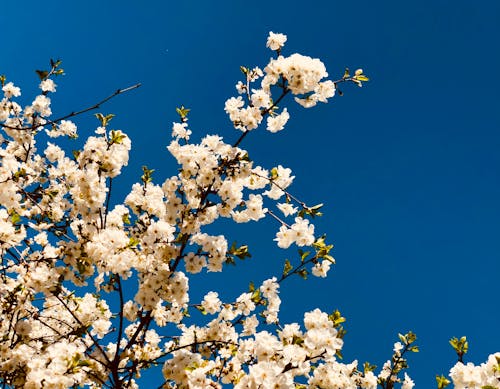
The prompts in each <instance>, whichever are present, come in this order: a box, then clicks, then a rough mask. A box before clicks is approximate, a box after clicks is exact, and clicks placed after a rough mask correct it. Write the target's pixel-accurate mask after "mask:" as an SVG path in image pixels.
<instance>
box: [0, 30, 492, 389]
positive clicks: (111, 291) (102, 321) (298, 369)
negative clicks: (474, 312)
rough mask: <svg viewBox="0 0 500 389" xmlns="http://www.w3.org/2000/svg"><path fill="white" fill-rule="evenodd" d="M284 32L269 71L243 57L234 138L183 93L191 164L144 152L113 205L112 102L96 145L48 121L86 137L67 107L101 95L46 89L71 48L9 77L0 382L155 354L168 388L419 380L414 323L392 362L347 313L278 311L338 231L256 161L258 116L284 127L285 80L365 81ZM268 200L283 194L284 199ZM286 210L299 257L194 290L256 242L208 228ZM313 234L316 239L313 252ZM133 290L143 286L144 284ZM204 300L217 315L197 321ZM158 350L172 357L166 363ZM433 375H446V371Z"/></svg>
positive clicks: (105, 371)
mask: <svg viewBox="0 0 500 389" xmlns="http://www.w3.org/2000/svg"><path fill="white" fill-rule="evenodd" d="M285 41H286V36H285V35H283V34H274V33H270V35H269V38H268V40H267V46H268V47H269V48H270V49H271V50H273V51H274V52H275V54H276V55H275V57H274V58H272V59H271V60H270V61H269V63H268V64H267V65H266V66H265V67H264V69H263V70H261V69H260V68H258V67H255V68H252V69H250V68H245V67H242V68H241V71H242V73H243V75H244V77H243V80H242V81H240V82H238V84H237V85H236V89H237V92H238V96H237V97H231V98H230V99H228V100H227V101H226V103H225V111H226V112H227V114H228V116H229V118H230V120H231V122H232V124H233V125H234V127H235V128H236V129H238V130H240V131H241V132H240V133H239V137H238V138H237V139H236V141H235V142H234V143H232V144H231V143H226V142H225V141H224V140H223V139H222V138H221V137H220V136H217V135H207V136H205V137H204V138H203V139H202V140H201V142H200V143H198V144H196V143H192V142H190V135H191V130H190V129H189V126H188V113H189V110H188V109H186V108H184V107H181V108H178V109H177V113H178V115H179V122H178V123H174V124H173V128H172V137H173V140H172V141H171V143H170V145H169V146H168V151H169V152H170V153H171V154H172V155H173V156H174V157H175V159H176V160H177V162H178V163H179V165H180V170H179V171H180V172H179V174H178V175H176V176H173V177H171V178H168V179H167V180H166V181H165V182H163V183H161V184H160V183H155V182H154V181H153V177H152V170H149V169H147V168H144V169H143V170H144V174H143V176H142V177H141V180H140V182H138V183H136V184H134V185H133V186H132V189H131V191H130V193H129V194H128V195H127V196H126V198H125V199H124V201H123V203H122V204H117V205H115V206H113V207H111V205H110V195H111V184H112V181H113V179H115V177H117V176H118V175H119V174H120V172H121V169H122V167H123V166H125V165H126V164H127V162H128V155H129V151H130V149H131V142H130V139H129V138H128V136H127V135H126V134H125V133H123V132H121V131H118V130H116V131H115V130H110V129H109V123H110V121H111V119H112V117H113V115H103V114H99V113H98V114H96V117H97V119H98V120H99V125H98V127H97V129H96V131H95V135H93V136H89V137H88V138H87V139H86V141H85V144H84V146H83V148H82V149H81V150H78V151H76V152H73V154H72V155H71V154H70V155H68V154H67V153H66V151H65V150H63V148H61V147H60V146H58V145H56V144H55V143H52V142H55V141H52V139H51V138H59V137H76V135H77V127H76V125H75V124H74V123H73V122H72V121H71V119H72V118H73V117H75V116H77V115H80V114H83V113H85V112H87V111H90V110H94V109H98V108H100V106H101V105H102V104H103V103H105V102H106V101H107V100H109V99H110V98H111V97H114V96H116V95H118V94H121V93H124V92H126V91H128V90H130V89H133V88H135V87H137V86H138V85H136V86H133V87H130V88H126V89H123V90H118V91H116V92H115V93H114V94H113V95H111V96H109V97H108V98H106V99H104V100H103V101H101V102H99V103H97V104H95V105H94V106H91V107H89V108H86V109H83V110H81V111H78V112H72V113H70V114H68V115H66V116H63V117H60V118H53V117H52V112H51V100H50V97H49V96H50V94H51V93H54V92H55V91H56V84H55V82H54V79H55V78H56V77H57V76H58V75H61V74H62V73H63V70H62V69H61V67H60V66H61V63H60V61H51V68H50V69H49V70H47V71H38V73H39V76H40V79H41V83H40V89H41V94H40V95H38V96H36V97H35V98H34V100H33V102H32V103H31V104H30V105H28V106H26V107H24V108H23V107H21V106H20V105H19V104H18V103H17V102H16V98H17V97H19V96H20V94H21V91H20V89H19V88H18V87H16V86H15V85H14V84H13V83H12V82H10V81H8V80H7V79H6V78H5V77H4V76H2V77H1V79H0V81H1V84H2V91H3V99H2V100H1V101H0V125H1V127H2V129H3V135H0V143H1V148H0V160H1V166H0V253H1V258H2V259H1V264H0V315H1V316H0V317H1V321H0V383H1V384H2V385H3V386H4V387H16V388H17V387H26V388H42V387H43V388H45V387H47V388H65V387H78V386H87V387H109V388H128V387H137V386H138V383H137V382H138V381H137V380H138V378H139V377H140V376H141V373H142V372H143V371H144V370H145V369H150V368H155V367H156V366H158V368H157V372H158V386H160V387H161V386H162V387H164V388H221V387H224V386H232V387H235V388H306V387H309V388H358V387H359V388H376V387H378V386H380V387H382V388H385V389H389V388H393V387H395V385H396V384H398V385H400V386H401V387H402V388H404V389H408V388H411V387H413V381H412V380H411V379H410V377H409V376H408V375H407V373H406V371H405V369H406V368H407V362H406V354H407V353H408V352H416V351H418V347H417V346H416V345H415V340H416V336H415V335H414V334H413V333H411V332H410V333H408V334H405V335H400V336H399V337H400V340H399V341H398V342H397V343H396V344H395V345H394V353H393V355H392V357H391V359H390V360H388V361H387V362H386V363H385V364H384V365H383V367H382V368H381V369H379V370H378V373H377V370H376V368H375V366H372V365H370V364H368V363H365V364H364V365H363V366H359V365H358V363H357V361H354V362H351V363H345V362H343V361H342V360H341V359H340V352H341V349H342V346H343V340H342V338H343V335H344V330H343V328H342V323H343V321H344V318H343V317H342V316H341V314H340V313H339V312H338V311H334V312H333V313H330V314H327V313H324V312H321V311H320V310H318V309H316V310H313V311H311V312H306V313H305V314H304V319H303V323H301V324H299V323H290V324H286V323H282V322H281V321H280V318H279V311H280V305H281V300H280V298H279V288H280V284H281V283H282V282H284V281H285V280H286V279H287V278H288V277H290V276H294V275H299V276H302V277H305V276H307V275H308V274H312V275H314V276H317V277H326V276H327V273H328V271H329V270H330V267H331V265H332V264H333V263H334V259H333V257H332V256H331V253H330V251H331V249H332V245H330V244H328V243H327V242H326V241H325V237H324V236H318V235H317V234H316V233H315V228H314V225H313V224H312V223H311V219H312V218H313V217H315V216H319V215H320V208H321V205H317V206H309V205H307V204H306V203H305V202H303V201H301V200H299V199H297V198H296V197H295V196H294V195H293V194H292V193H291V192H290V191H289V190H288V188H289V186H290V185H291V184H292V181H293V178H294V177H293V176H292V172H291V170H290V169H288V168H285V167H283V166H281V165H279V166H276V167H271V168H266V167H262V166H259V165H258V164H257V163H256V162H254V161H252V160H251V159H250V156H249V153H248V152H247V151H245V150H244V149H243V148H242V144H243V143H244V142H243V141H244V139H245V138H246V137H247V136H248V135H249V133H250V132H251V131H252V130H255V129H257V128H259V127H265V128H266V129H267V130H268V131H270V132H273V133H276V132H279V131H281V130H283V128H284V126H285V125H286V123H287V121H288V120H289V118H290V115H289V113H288V111H287V108H286V107H285V108H282V107H281V106H282V105H283V104H284V103H285V101H286V98H287V97H288V95H291V96H293V97H294V99H295V101H296V102H297V103H298V104H300V105H302V106H303V107H306V108H310V107H313V106H315V105H316V104H317V103H319V102H321V103H326V102H327V100H328V99H330V98H332V97H334V95H335V93H336V90H338V85H339V84H340V83H355V84H357V85H359V86H361V85H362V83H363V82H365V81H368V78H367V77H366V76H365V75H364V74H363V71H362V70H361V69H359V70H357V71H356V72H354V74H352V75H351V74H350V73H349V71H348V70H346V72H345V73H344V75H343V76H342V77H341V78H339V79H338V80H335V81H332V80H327V79H326V77H328V74H327V72H326V69H325V66H324V65H323V63H322V62H321V61H320V60H319V59H313V58H310V57H307V56H303V55H300V54H292V55H290V56H284V55H282V48H283V46H284V43H285ZM271 207H272V208H271ZM266 217H267V218H273V219H275V220H276V221H277V224H278V226H279V230H278V232H277V234H276V238H275V241H276V243H277V245H278V246H279V247H280V248H283V249H288V248H289V247H291V246H298V247H299V250H298V251H299V255H298V257H297V258H296V259H295V260H292V261H289V260H286V261H284V264H283V271H282V273H281V274H277V275H276V277H273V278H271V279H268V280H266V281H264V282H263V283H262V285H259V286H253V285H252V286H251V287H250V289H249V290H246V291H244V292H243V293H242V294H241V295H240V296H239V297H238V298H236V300H235V301H230V302H222V301H221V300H220V299H219V295H218V293H217V292H216V291H212V292H209V293H208V294H206V295H205V296H204V298H203V299H202V300H201V301H192V300H191V299H190V296H189V282H190V277H189V275H190V274H195V273H200V272H205V271H208V272H221V271H223V270H224V268H225V267H224V266H225V264H227V263H234V262H236V261H237V260H238V259H244V258H246V257H248V256H249V255H250V254H249V249H248V247H247V246H238V245H236V244H230V243H229V242H228V241H227V240H226V238H225V237H224V236H222V235H209V234H208V233H207V232H206V226H208V225H210V224H212V223H213V222H214V221H215V220H216V219H218V218H227V219H230V220H232V221H234V222H236V223H246V222H258V221H260V220H261V219H264V218H266ZM302 247H309V249H308V251H305V250H302V249H301V248H302ZM131 291H133V292H131ZM189 308H190V309H193V308H196V309H198V310H199V311H201V312H202V313H203V314H204V316H203V317H204V318H206V320H205V321H204V322H202V321H201V320H194V319H192V318H191V317H190V315H189V314H188V309H189ZM452 345H453V347H454V348H455V350H456V351H457V354H458V355H459V359H460V360H459V362H458V363H457V365H456V366H455V367H453V368H452V370H451V372H450V377H451V379H452V380H453V382H454V384H455V385H456V387H461V388H465V387H469V388H472V387H474V388H476V387H477V388H480V387H482V388H500V381H499V377H500V373H499V369H500V365H499V361H500V353H497V354H495V355H492V356H490V357H489V359H488V361H487V362H486V363H485V364H483V365H481V366H474V365H471V364H467V365H465V364H464V363H463V361H462V356H463V354H464V353H465V352H466V351H467V342H466V340H465V338H462V339H454V340H452ZM160 367H161V369H160ZM437 381H438V387H440V388H443V387H444V386H446V385H447V384H448V383H449V382H450V381H449V380H448V379H447V378H446V377H444V376H441V377H438V379H437Z"/></svg>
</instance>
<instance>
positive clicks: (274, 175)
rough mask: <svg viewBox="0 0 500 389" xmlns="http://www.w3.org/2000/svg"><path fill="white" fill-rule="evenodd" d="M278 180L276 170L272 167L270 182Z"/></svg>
mask: <svg viewBox="0 0 500 389" xmlns="http://www.w3.org/2000/svg"><path fill="white" fill-rule="evenodd" d="M277 178H278V169H276V168H275V167H273V168H272V169H271V180H275V179H277Z"/></svg>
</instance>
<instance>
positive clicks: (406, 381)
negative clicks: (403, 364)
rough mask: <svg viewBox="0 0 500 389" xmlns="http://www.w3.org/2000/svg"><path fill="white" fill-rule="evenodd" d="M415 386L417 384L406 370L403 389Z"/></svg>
mask: <svg viewBox="0 0 500 389" xmlns="http://www.w3.org/2000/svg"><path fill="white" fill-rule="evenodd" d="M414 386H415V383H414V382H413V381H412V379H411V378H410V377H409V376H408V374H407V373H406V372H405V379H404V381H403V384H402V385H401V389H411V388H413V387H414Z"/></svg>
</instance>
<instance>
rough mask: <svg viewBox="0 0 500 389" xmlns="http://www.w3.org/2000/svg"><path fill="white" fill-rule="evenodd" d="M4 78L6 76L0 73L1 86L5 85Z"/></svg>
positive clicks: (5, 78)
mask: <svg viewBox="0 0 500 389" xmlns="http://www.w3.org/2000/svg"><path fill="white" fill-rule="evenodd" d="M5 80H7V77H5V75H4V74H1V75H0V84H2V86H5Z"/></svg>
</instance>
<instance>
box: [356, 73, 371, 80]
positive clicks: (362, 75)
mask: <svg viewBox="0 0 500 389" xmlns="http://www.w3.org/2000/svg"><path fill="white" fill-rule="evenodd" d="M356 80H358V81H370V79H369V78H368V77H366V76H365V75H364V74H361V75H359V76H356Z"/></svg>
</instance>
